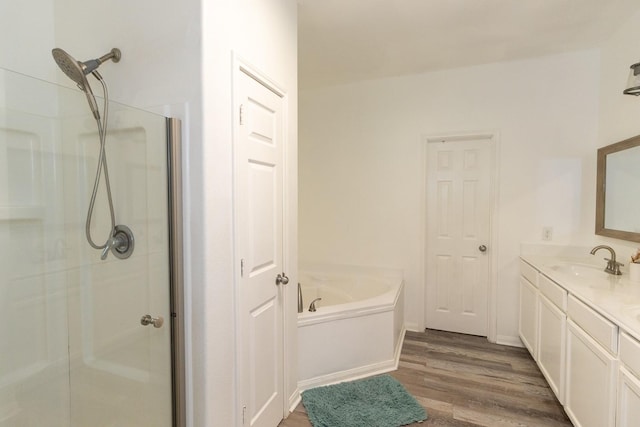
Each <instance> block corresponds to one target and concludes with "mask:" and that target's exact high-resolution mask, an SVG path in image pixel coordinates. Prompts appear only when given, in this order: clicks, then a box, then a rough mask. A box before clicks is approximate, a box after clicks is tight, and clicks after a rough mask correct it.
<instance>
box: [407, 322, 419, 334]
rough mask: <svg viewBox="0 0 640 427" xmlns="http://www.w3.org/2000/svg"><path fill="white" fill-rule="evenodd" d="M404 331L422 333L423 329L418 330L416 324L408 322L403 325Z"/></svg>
mask: <svg viewBox="0 0 640 427" xmlns="http://www.w3.org/2000/svg"><path fill="white" fill-rule="evenodd" d="M405 326H406V330H407V331H411V332H424V328H420V325H418V324H417V323H413V322H409V323H405Z"/></svg>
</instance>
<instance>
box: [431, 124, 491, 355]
mask: <svg viewBox="0 0 640 427" xmlns="http://www.w3.org/2000/svg"><path fill="white" fill-rule="evenodd" d="M421 140H422V141H421V142H422V144H421V145H422V185H421V190H422V191H421V198H422V224H421V234H422V245H421V248H422V256H421V257H420V270H421V277H422V291H423V305H422V314H423V319H422V321H423V324H424V325H425V327H426V326H427V268H426V266H427V256H428V254H429V248H428V242H427V224H428V220H429V218H427V174H428V171H427V161H428V145H427V144H431V143H436V142H462V141H472V140H486V141H487V143H488V144H489V150H490V152H489V157H490V159H491V164H490V167H489V169H490V172H489V186H490V190H489V197H490V199H491V200H490V203H489V245H490V246H489V248H491V249H490V251H489V256H490V261H489V286H488V292H489V294H488V295H487V304H488V307H487V340H489V342H492V343H495V342H497V341H498V334H497V331H498V313H497V311H498V304H497V294H498V254H499V248H498V223H499V222H498V183H499V164H500V162H499V153H500V150H499V147H500V139H499V133H498V131H495V130H490V131H468V132H450V133H440V134H429V135H422V137H421Z"/></svg>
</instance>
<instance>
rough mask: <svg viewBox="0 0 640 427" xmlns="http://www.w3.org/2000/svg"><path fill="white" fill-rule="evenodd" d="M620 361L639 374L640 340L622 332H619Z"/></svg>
mask: <svg viewBox="0 0 640 427" xmlns="http://www.w3.org/2000/svg"><path fill="white" fill-rule="evenodd" d="M620 361H621V362H622V363H624V364H625V366H626V367H627V368H629V370H630V371H632V372H633V373H634V374H636V375H637V376H640V342H638V341H636V339H635V338H633V337H631V336H629V335H627V334H626V333H624V332H620Z"/></svg>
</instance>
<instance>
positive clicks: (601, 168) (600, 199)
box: [596, 135, 640, 242]
mask: <svg viewBox="0 0 640 427" xmlns="http://www.w3.org/2000/svg"><path fill="white" fill-rule="evenodd" d="M638 146H640V135H638V136H634V137H633V138H629V139H625V140H624V141H620V142H616V143H615V144H611V145H607V146H606V147H602V148H599V149H598V169H597V178H596V234H598V235H600V236H606V237H613V238H615V239H621V240H628V241H631V242H640V233H634V232H632V231H623V230H614V229H611V228H605V226H604V215H605V206H604V201H605V195H606V185H607V179H606V177H607V155H609V154H612V153H617V152H619V151H623V150H628V149H629V148H633V147H638Z"/></svg>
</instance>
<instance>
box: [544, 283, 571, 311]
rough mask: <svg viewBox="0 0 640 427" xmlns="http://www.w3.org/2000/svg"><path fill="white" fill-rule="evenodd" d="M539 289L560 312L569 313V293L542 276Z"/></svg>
mask: <svg viewBox="0 0 640 427" xmlns="http://www.w3.org/2000/svg"><path fill="white" fill-rule="evenodd" d="M538 289H540V292H542V294H543V295H544V296H545V297H547V298H548V299H549V301H551V302H552V303H554V304H555V305H556V306H557V307H558V308H559V309H560V310H562V311H567V291H565V290H564V289H562V288H561V287H560V286H558V285H557V284H556V283H554V282H553V281H551V280H550V279H549V278H548V277H546V276H543V275H542V274H540V275H539V276H538Z"/></svg>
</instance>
